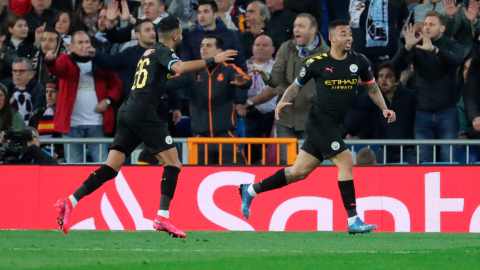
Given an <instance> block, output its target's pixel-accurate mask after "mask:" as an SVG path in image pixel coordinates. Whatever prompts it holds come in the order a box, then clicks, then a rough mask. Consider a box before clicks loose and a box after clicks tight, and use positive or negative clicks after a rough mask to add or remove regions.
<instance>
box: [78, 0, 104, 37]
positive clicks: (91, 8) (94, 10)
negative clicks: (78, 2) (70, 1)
mask: <svg viewBox="0 0 480 270" xmlns="http://www.w3.org/2000/svg"><path fill="white" fill-rule="evenodd" d="M103 6H105V0H84V1H83V2H82V6H81V7H80V8H79V9H78V10H77V11H76V12H75V14H74V17H75V18H77V19H79V20H80V21H81V22H83V23H84V24H85V25H86V26H87V29H88V30H87V33H88V35H89V36H91V37H93V36H95V34H96V33H97V31H98V28H97V23H98V14H99V13H100V10H102V8H103Z"/></svg>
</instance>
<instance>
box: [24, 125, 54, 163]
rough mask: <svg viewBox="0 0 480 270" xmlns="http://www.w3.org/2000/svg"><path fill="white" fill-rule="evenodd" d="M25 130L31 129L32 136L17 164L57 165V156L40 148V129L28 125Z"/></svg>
mask: <svg viewBox="0 0 480 270" xmlns="http://www.w3.org/2000/svg"><path fill="white" fill-rule="evenodd" d="M24 130H25V131H30V132H31V134H32V137H31V138H30V139H29V140H28V141H27V148H26V149H25V151H24V152H23V153H22V155H20V157H19V160H18V163H17V162H16V164H36V165H57V164H58V163H57V161H56V160H55V158H53V157H52V156H51V154H50V153H48V152H47V151H45V150H42V149H41V148H40V145H41V142H40V140H39V139H38V131H37V129H36V128H34V127H26V128H25V129H24Z"/></svg>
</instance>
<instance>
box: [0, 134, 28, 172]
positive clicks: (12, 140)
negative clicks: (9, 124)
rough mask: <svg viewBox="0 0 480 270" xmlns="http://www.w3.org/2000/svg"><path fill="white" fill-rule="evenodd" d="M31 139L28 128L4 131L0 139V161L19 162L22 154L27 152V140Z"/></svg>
mask: <svg viewBox="0 0 480 270" xmlns="http://www.w3.org/2000/svg"><path fill="white" fill-rule="evenodd" d="M31 141H33V134H32V131H31V130H29V129H22V130H13V129H10V130H7V131H5V132H4V133H3V136H2V138H1V140H0V145H1V146H0V163H1V164H16V163H20V160H21V158H22V156H23V155H24V154H25V153H26V152H27V149H28V142H31Z"/></svg>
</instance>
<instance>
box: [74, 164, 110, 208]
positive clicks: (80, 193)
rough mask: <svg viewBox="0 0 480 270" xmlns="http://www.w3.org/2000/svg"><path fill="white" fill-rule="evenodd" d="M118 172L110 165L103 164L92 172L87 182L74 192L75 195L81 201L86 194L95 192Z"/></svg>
mask: <svg viewBox="0 0 480 270" xmlns="http://www.w3.org/2000/svg"><path fill="white" fill-rule="evenodd" d="M117 174H118V172H117V171H115V170H114V169H113V168H112V167H110V166H108V165H103V166H102V167H100V168H99V169H98V170H96V171H94V172H92V173H91V174H90V176H89V177H88V179H87V180H85V182H83V184H82V185H81V186H80V187H79V188H78V189H77V190H76V191H75V192H74V193H73V197H75V199H76V200H77V201H80V200H81V199H82V198H83V197H85V196H86V195H89V194H91V193H93V192H94V191H95V190H97V189H98V188H99V187H101V186H102V185H103V184H104V183H105V182H107V181H108V180H111V179H113V178H115V177H116V176H117Z"/></svg>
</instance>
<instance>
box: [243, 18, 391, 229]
mask: <svg viewBox="0 0 480 270" xmlns="http://www.w3.org/2000/svg"><path fill="white" fill-rule="evenodd" d="M328 32H329V36H328V38H329V40H330V42H331V44H332V48H331V50H330V52H329V53H328V54H327V53H324V54H322V55H319V56H316V57H314V58H312V59H309V60H308V61H307V62H306V64H305V66H304V67H303V68H302V70H301V72H300V74H299V75H298V77H297V79H296V80H295V82H294V83H293V84H292V85H290V86H289V87H288V89H287V90H286V91H285V94H284V95H283V97H282V99H281V100H280V102H279V103H278V104H277V108H276V110H275V117H276V118H277V119H279V113H280V110H281V109H282V108H283V107H285V106H288V105H292V103H291V102H292V101H293V100H294V99H295V96H296V95H297V94H298V92H299V91H300V89H302V87H303V86H304V85H305V84H306V83H307V82H308V81H309V80H310V79H312V78H313V79H315V84H316V87H317V100H316V101H315V103H314V104H313V105H312V107H311V108H310V112H309V115H308V118H307V121H306V122H305V132H306V134H307V139H306V140H305V143H304V144H303V145H302V148H301V150H300V152H299V154H298V157H297V159H296V161H295V164H294V165H293V166H291V167H287V168H285V169H281V170H279V171H278V172H276V173H275V174H274V175H272V176H270V177H268V178H266V179H264V180H262V181H260V182H259V183H256V184H253V185H251V184H242V185H240V187H239V190H240V195H241V197H242V212H243V215H244V217H245V218H247V219H248V218H249V216H250V204H251V203H252V200H253V197H255V196H256V195H258V194H260V193H261V192H266V191H270V190H273V189H277V188H281V187H284V186H286V185H289V184H292V183H294V182H297V181H300V180H303V179H305V178H306V177H307V176H308V175H309V174H310V173H311V172H312V171H313V170H315V168H316V167H317V166H318V165H320V163H322V161H323V160H324V159H330V160H332V162H333V163H335V165H337V167H338V169H339V172H338V187H339V189H340V193H341V195H342V200H343V205H344V206H345V209H346V210H347V215H348V232H349V233H350V234H355V233H368V232H371V231H372V230H374V229H376V228H377V226H376V225H368V224H366V223H364V222H363V221H362V220H361V219H360V218H359V217H358V215H357V211H356V201H355V188H354V185H353V159H352V154H351V153H350V151H349V150H348V148H347V146H346V144H345V142H344V141H343V140H342V137H341V135H340V131H339V126H340V124H341V122H342V121H343V119H344V117H345V113H346V111H347V109H348V108H349V107H350V106H351V105H352V104H353V102H354V100H355V95H356V90H357V83H358V77H360V79H361V80H362V81H363V84H364V85H365V86H366V88H367V89H368V93H369V95H370V98H371V99H372V100H373V101H374V102H375V104H376V105H377V106H378V107H380V109H381V110H382V111H383V115H384V116H385V118H387V119H388V122H389V123H391V122H394V121H395V113H394V112H393V111H391V110H388V108H387V106H386V105H385V101H384V99H383V96H382V94H381V92H380V89H379V88H378V85H377V84H376V83H375V78H374V77H373V75H372V73H371V71H370V70H371V68H370V64H369V62H368V60H367V59H366V58H365V56H364V55H362V54H358V53H355V52H351V47H352V41H353V38H352V30H351V29H350V27H349V26H348V22H346V21H340V20H337V21H333V22H331V23H330V24H329V26H328ZM256 71H257V72H259V73H261V74H262V77H267V78H268V75H269V74H267V73H266V72H264V71H263V70H256Z"/></svg>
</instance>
